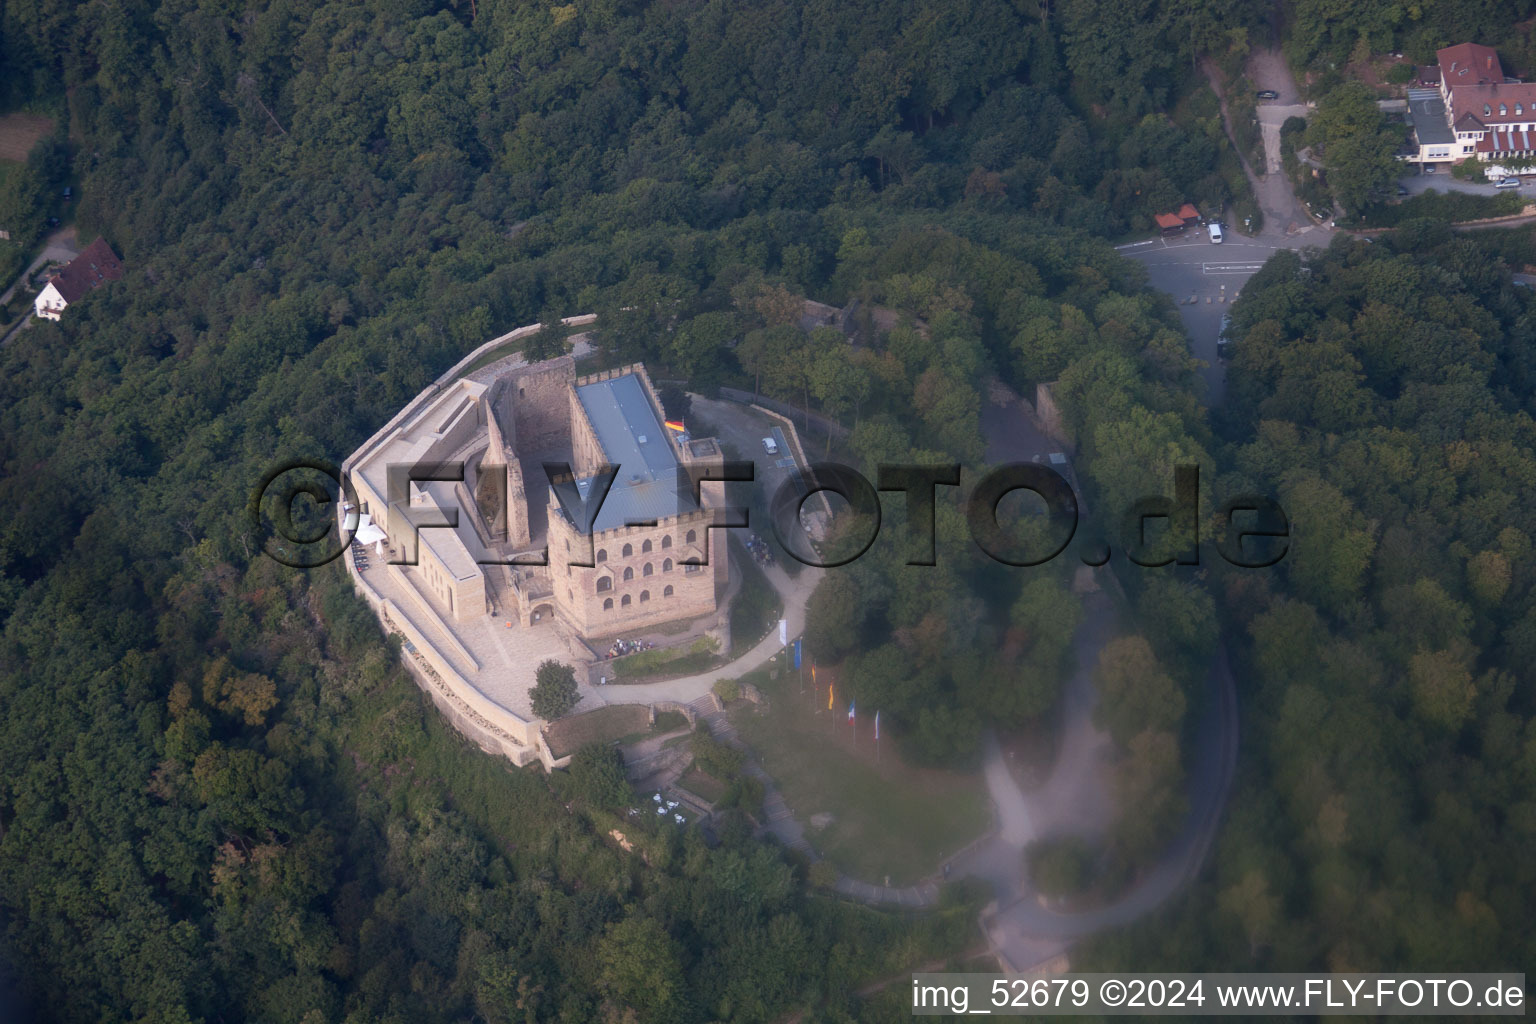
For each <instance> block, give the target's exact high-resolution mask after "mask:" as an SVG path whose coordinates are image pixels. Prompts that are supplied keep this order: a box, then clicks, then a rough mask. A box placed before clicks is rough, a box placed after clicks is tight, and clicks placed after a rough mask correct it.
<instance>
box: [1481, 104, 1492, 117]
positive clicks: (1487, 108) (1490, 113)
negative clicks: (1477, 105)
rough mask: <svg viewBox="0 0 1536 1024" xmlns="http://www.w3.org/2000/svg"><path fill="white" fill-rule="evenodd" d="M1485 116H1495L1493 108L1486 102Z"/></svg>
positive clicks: (1484, 107)
mask: <svg viewBox="0 0 1536 1024" xmlns="http://www.w3.org/2000/svg"><path fill="white" fill-rule="evenodd" d="M1483 116H1484V117H1492V116H1493V108H1492V107H1490V106H1489V105H1488V104H1486V103H1484V104H1483Z"/></svg>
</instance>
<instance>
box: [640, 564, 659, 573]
mask: <svg viewBox="0 0 1536 1024" xmlns="http://www.w3.org/2000/svg"><path fill="white" fill-rule="evenodd" d="M655 571H656V567H655V566H653V565H651V563H650V562H646V563H645V568H644V569H641V570H640V575H641V576H650V575H651V574H653V573H654V572H655Z"/></svg>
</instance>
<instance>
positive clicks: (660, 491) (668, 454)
mask: <svg viewBox="0 0 1536 1024" xmlns="http://www.w3.org/2000/svg"><path fill="white" fill-rule="evenodd" d="M576 397H577V398H579V399H580V400H581V407H582V408H583V409H585V410H586V413H587V421H588V422H589V423H591V424H592V432H593V433H594V434H596V435H597V443H598V444H599V445H600V446H601V447H602V449H603V455H604V456H605V457H606V458H607V459H608V462H609V463H610V464H611V465H613V466H615V467H617V469H618V475H617V476H616V477H614V480H613V486H612V487H611V488H610V489H609V491H608V497H607V498H605V499H604V500H603V507H602V508H601V509H600V510H599V511H598V514H597V519H596V521H595V522H594V523H593V524H592V528H593V530H594V531H603V530H613V529H617V528H618V527H621V526H627V525H629V524H631V523H641V522H651V521H653V520H657V519H666V518H668V517H671V516H675V515H678V514H679V513H682V512H691V511H693V510H694V509H695V508H697V507H698V506H697V505H696V504H694V501H693V497H692V494H691V491H690V489H689V488H688V487H687V486H686V481H685V480H684V479H683V478H682V475H681V474H680V473H679V462H678V458H677V452H676V451H675V450H674V449H673V447H672V437H671V435H670V434H669V433H668V431H667V429H666V428H665V427H664V426H662V423H661V419H660V417H658V416H657V415H656V409H655V407H654V406H652V405H651V402H650V399H649V398H648V397H647V395H646V393H645V387H644V385H642V384H641V383H640V378H639V377H637V376H636V375H634V374H632V373H626V374H624V375H623V376H622V377H613V378H610V379H608V380H600V381H594V382H593V383H591V384H583V385H581V386H580V387H578V388H577V389H576ZM680 485H681V486H680ZM577 486H578V487H579V488H580V490H581V495H582V498H583V499H585V498H586V496H587V494H588V492H589V489H590V486H591V479H590V478H588V479H585V480H578V481H577Z"/></svg>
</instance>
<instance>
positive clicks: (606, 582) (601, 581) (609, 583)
mask: <svg viewBox="0 0 1536 1024" xmlns="http://www.w3.org/2000/svg"><path fill="white" fill-rule="evenodd" d="M612 589H613V578H612V577H611V576H599V577H598V578H597V592H598V593H599V594H601V593H602V592H603V591H605V590H612Z"/></svg>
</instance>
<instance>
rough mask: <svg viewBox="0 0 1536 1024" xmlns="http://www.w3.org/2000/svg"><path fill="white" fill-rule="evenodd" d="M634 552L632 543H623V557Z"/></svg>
mask: <svg viewBox="0 0 1536 1024" xmlns="http://www.w3.org/2000/svg"><path fill="white" fill-rule="evenodd" d="M634 553H635V547H634V545H633V544H625V545H624V557H625V558H628V557H629V556H630V555H632V554H634Z"/></svg>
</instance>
